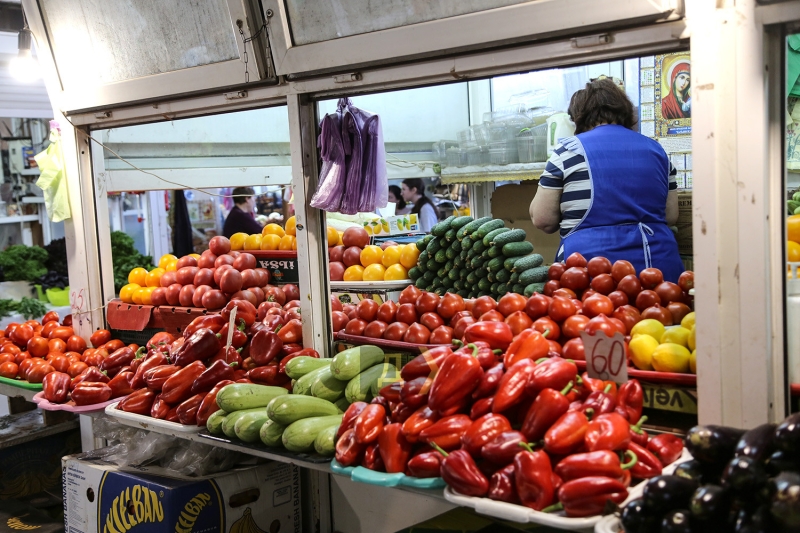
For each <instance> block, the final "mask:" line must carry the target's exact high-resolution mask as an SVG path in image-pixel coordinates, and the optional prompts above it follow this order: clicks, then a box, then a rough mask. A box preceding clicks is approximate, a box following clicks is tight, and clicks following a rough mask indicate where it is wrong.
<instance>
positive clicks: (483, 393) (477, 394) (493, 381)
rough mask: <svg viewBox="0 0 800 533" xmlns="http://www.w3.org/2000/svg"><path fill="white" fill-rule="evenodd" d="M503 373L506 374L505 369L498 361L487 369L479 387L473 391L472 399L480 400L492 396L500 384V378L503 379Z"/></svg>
mask: <svg viewBox="0 0 800 533" xmlns="http://www.w3.org/2000/svg"><path fill="white" fill-rule="evenodd" d="M503 374H505V369H504V368H503V365H502V364H500V363H497V364H496V365H495V366H493V367H492V368H490V369H488V370H486V371H485V372H484V373H483V378H481V382H480V383H479V384H478V388H477V389H475V391H474V392H473V393H472V399H473V400H478V399H480V398H486V397H487V396H492V395H493V394H494V393H495V391H497V387H498V386H499V385H500V380H501V379H503Z"/></svg>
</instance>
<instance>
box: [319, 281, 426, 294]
mask: <svg viewBox="0 0 800 533" xmlns="http://www.w3.org/2000/svg"><path fill="white" fill-rule="evenodd" d="M330 285H331V290H335V291H336V292H342V291H343V290H350V291H353V292H363V291H369V290H370V289H372V290H375V289H382V290H386V289H405V288H406V287H408V286H409V285H411V280H410V279H401V280H397V281H331V282H330Z"/></svg>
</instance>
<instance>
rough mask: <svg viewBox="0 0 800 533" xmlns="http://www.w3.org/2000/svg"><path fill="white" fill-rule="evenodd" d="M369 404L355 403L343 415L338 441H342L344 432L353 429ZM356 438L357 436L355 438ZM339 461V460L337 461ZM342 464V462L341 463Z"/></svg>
mask: <svg viewBox="0 0 800 533" xmlns="http://www.w3.org/2000/svg"><path fill="white" fill-rule="evenodd" d="M367 405H368V404H367V402H353V403H351V404H350V407H348V408H347V410H346V411H345V412H344V415H342V422H341V423H340V424H339V429H338V431H337V432H336V439H337V440H338V439H340V438H341V437H342V435H344V432H345V431H347V430H348V429H353V426H354V425H355V423H356V418H358V415H360V414H361V411H363V410H364V409H366V408H367ZM353 438H355V435H354V436H353ZM337 460H338V459H337ZM339 462H340V463H341V461H339Z"/></svg>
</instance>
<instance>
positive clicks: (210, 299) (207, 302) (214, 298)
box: [200, 289, 228, 309]
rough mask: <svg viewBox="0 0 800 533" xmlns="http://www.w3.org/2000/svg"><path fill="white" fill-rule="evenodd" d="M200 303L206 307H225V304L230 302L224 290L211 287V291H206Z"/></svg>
mask: <svg viewBox="0 0 800 533" xmlns="http://www.w3.org/2000/svg"><path fill="white" fill-rule="evenodd" d="M200 303H201V304H202V306H203V307H205V308H206V309H222V308H223V307H225V304H227V303H228V299H227V298H225V295H224V294H223V293H222V291H219V290H217V289H211V290H210V291H206V293H205V294H204V295H203V297H202V298H201V299H200Z"/></svg>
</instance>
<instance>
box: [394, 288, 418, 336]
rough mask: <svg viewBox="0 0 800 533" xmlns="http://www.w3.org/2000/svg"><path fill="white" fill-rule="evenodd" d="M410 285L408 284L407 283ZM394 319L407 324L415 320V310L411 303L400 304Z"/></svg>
mask: <svg viewBox="0 0 800 533" xmlns="http://www.w3.org/2000/svg"><path fill="white" fill-rule="evenodd" d="M409 286H410V285H409ZM395 320H397V321H398V322H403V323H404V324H408V325H409V326H410V325H411V324H413V323H414V322H416V321H417V310H416V309H415V308H414V304H412V303H404V304H400V306H399V307H398V308H397V313H396V314H395Z"/></svg>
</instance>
